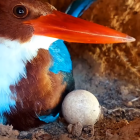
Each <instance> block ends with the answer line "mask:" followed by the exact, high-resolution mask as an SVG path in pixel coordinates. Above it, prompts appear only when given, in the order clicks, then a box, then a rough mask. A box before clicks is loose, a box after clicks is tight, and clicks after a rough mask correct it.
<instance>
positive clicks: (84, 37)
mask: <svg viewBox="0 0 140 140" xmlns="http://www.w3.org/2000/svg"><path fill="white" fill-rule="evenodd" d="M33 35H39V36H47V37H51V38H57V39H63V40H65V41H68V42H79V43H121V42H131V41H134V40H135V39H134V38H132V37H130V36H128V35H126V34H123V33H120V32H117V31H115V30H112V29H109V28H107V27H104V26H101V25H98V24H95V23H91V22H88V21H85V20H82V19H79V18H75V17H72V16H70V15H67V14H64V13H61V12H59V11H57V10H56V9H55V8H54V7H53V6H51V5H50V4H48V3H47V2H45V1H43V0H4V1H0V37H5V38H8V39H11V40H19V41H20V42H26V41H28V40H30V38H31V37H32V36H33Z"/></svg>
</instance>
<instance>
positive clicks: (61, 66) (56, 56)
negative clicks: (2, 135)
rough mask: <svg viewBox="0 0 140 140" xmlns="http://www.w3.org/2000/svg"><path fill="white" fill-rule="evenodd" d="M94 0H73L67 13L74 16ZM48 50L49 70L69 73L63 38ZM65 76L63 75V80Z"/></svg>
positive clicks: (67, 53)
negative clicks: (50, 61) (50, 58)
mask: <svg viewBox="0 0 140 140" xmlns="http://www.w3.org/2000/svg"><path fill="white" fill-rule="evenodd" d="M94 1H95V0H75V1H74V2H73V3H72V4H71V5H70V6H69V7H68V10H67V11H66V13H67V14H70V15H72V16H74V17H78V16H80V15H82V14H83V12H84V10H86V9H87V8H88V7H89V6H90V5H91V4H92V3H93V2H94ZM49 52H50V54H51V56H52V58H53V62H52V65H51V67H50V69H49V70H50V71H51V72H53V73H55V74H58V73H59V72H65V73H71V71H72V61H71V58H70V54H69V52H68V50H67V47H66V45H65V44H64V41H63V40H57V41H55V42H54V43H53V44H52V45H51V46H50V47H49ZM65 78H66V76H64V80H65V81H67V79H65ZM58 117H59V114H57V115H56V116H53V115H51V114H50V115H49V116H38V118H39V119H40V120H41V121H44V122H46V123H49V122H53V121H55V120H56V119H57V118H58Z"/></svg>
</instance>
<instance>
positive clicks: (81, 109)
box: [62, 90, 101, 126]
mask: <svg viewBox="0 0 140 140" xmlns="http://www.w3.org/2000/svg"><path fill="white" fill-rule="evenodd" d="M100 113H101V108H100V104H99V102H98V100H97V98H96V97H95V96H94V95H93V94H92V93H90V92H88V91H86V90H74V91H72V92H70V93H69V94H67V96H66V97H65V99H64V101H63V103H62V114H63V116H64V118H65V120H66V121H67V122H68V123H70V124H76V123H77V122H80V123H81V124H82V125H83V126H86V125H94V124H95V123H96V122H97V121H98V119H99V116H100Z"/></svg>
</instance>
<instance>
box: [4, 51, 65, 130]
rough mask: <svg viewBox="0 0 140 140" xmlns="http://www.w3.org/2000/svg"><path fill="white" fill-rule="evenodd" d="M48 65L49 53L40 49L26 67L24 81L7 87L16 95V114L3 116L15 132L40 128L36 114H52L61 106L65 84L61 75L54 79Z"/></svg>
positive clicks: (54, 75)
mask: <svg viewBox="0 0 140 140" xmlns="http://www.w3.org/2000/svg"><path fill="white" fill-rule="evenodd" d="M50 62H51V56H50V54H49V53H48V51H47V50H43V49H40V50H39V52H38V55H37V57H36V58H34V59H33V60H32V61H31V62H28V63H27V65H26V69H27V78H23V79H22V80H21V81H20V82H19V83H18V84H17V85H16V86H11V87H10V88H11V90H12V91H13V92H14V91H16V92H17V100H16V110H14V109H12V110H11V112H14V113H10V114H9V115H8V114H7V115H6V116H7V117H8V120H9V123H10V122H12V125H14V127H15V128H18V129H20V130H23V129H27V128H31V127H34V126H36V125H38V124H40V123H41V122H39V119H38V118H37V116H36V114H38V115H47V114H50V113H52V112H55V108H56V107H57V106H56V105H58V103H60V102H61V100H62V98H63V97H62V95H63V93H64V91H65V88H66V83H65V82H63V75H62V74H61V73H59V74H57V75H56V74H54V73H52V72H50V71H49V70H48V68H49V67H50V64H51V63H50ZM60 93H62V94H60ZM15 112H17V113H15ZM57 112H58V111H56V113H57ZM18 118H19V119H18Z"/></svg>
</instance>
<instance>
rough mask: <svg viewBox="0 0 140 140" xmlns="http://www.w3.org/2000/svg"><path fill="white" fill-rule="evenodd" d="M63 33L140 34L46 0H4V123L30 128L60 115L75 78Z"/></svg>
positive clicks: (107, 39)
mask: <svg viewBox="0 0 140 140" xmlns="http://www.w3.org/2000/svg"><path fill="white" fill-rule="evenodd" d="M92 1H93V0H92ZM92 1H91V0H90V1H89V3H92ZM83 3H84V1H83ZM86 5H87V6H85V7H84V8H86V7H88V6H89V4H86ZM84 8H83V9H80V10H81V11H82V10H84ZM80 13H81V12H79V14H80ZM79 14H78V15H79ZM78 15H77V16H78ZM75 16H76V15H75ZM58 39H62V40H65V41H68V42H79V43H123V42H131V41H134V40H135V39H134V38H132V37H130V36H128V35H126V34H123V33H120V32H118V31H115V30H112V29H109V28H107V27H104V26H101V25H98V24H95V23H91V22H88V21H85V20H82V19H79V18H75V17H72V16H70V15H68V14H65V13H62V12H59V11H57V10H56V9H55V8H54V7H53V6H52V5H50V4H48V3H47V2H45V1H43V0H1V1H0V123H2V124H12V125H13V126H14V128H16V129H19V130H26V129H29V128H32V127H35V126H38V125H40V124H43V122H46V123H48V122H52V121H54V120H55V119H56V118H57V117H58V116H59V111H60V108H61V103H62V100H63V98H64V97H65V95H66V94H67V93H69V92H70V91H72V90H73V89H74V80H73V77H72V63H71V59H70V55H69V52H68V50H67V48H66V47H64V44H63V41H59V40H58ZM57 41H59V43H58V42H57Z"/></svg>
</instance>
